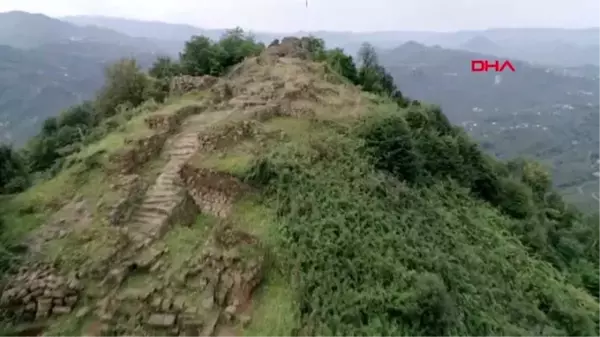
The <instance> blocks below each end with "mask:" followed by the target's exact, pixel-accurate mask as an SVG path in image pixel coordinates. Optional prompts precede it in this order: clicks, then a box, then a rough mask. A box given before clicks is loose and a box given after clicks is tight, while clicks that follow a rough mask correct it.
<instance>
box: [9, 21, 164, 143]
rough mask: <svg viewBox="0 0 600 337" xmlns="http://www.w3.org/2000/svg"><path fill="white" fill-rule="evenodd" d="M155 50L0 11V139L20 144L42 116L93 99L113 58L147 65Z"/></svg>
mask: <svg viewBox="0 0 600 337" xmlns="http://www.w3.org/2000/svg"><path fill="white" fill-rule="evenodd" d="M158 53H163V51H162V49H160V48H159V47H157V46H156V45H155V44H154V43H152V42H150V41H149V40H147V39H140V38H133V37H130V36H127V35H124V34H122V33H118V32H115V31H112V30H109V29H105V28H98V27H79V26H76V25H73V24H70V23H67V22H62V21H60V20H57V19H52V18H49V17H47V16H44V15H40V14H29V13H24V12H8V13H0V142H11V143H14V144H16V145H21V144H23V143H24V142H25V141H26V140H27V139H28V138H29V137H31V136H33V135H34V134H35V133H36V132H37V131H38V129H39V127H40V123H41V122H42V121H43V120H44V119H45V118H47V117H49V116H54V115H57V114H58V113H59V112H60V111H61V110H62V109H65V108H67V107H69V106H71V105H73V104H76V103H78V102H81V101H82V100H85V99H89V98H92V97H93V95H94V93H95V92H96V90H98V89H99V88H100V87H101V86H102V84H103V82H104V74H103V70H104V68H105V67H106V66H107V65H108V64H110V63H111V62H114V61H116V60H118V59H120V58H123V57H135V58H136V59H137V60H138V61H139V63H140V64H141V65H142V66H145V67H148V66H150V65H151V63H152V62H153V61H154V60H155V59H156V54H158Z"/></svg>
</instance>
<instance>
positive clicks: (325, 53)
mask: <svg viewBox="0 0 600 337" xmlns="http://www.w3.org/2000/svg"><path fill="white" fill-rule="evenodd" d="M360 55H361V59H360V60H359V61H360V63H361V66H360V67H357V66H356V65H355V63H354V60H353V59H352V58H351V57H349V56H347V55H345V54H344V53H343V52H342V51H341V50H335V49H334V50H327V49H326V48H325V45H324V43H323V41H322V40H319V39H316V38H302V39H297V38H285V39H283V40H282V41H273V42H272V43H271V44H270V45H269V46H268V47H267V48H265V46H264V45H262V44H260V43H257V42H256V41H255V40H253V39H252V38H250V37H248V36H246V35H244V34H243V32H241V31H239V30H238V31H233V32H230V33H229V34H228V35H227V36H225V37H224V38H223V39H222V40H220V41H216V42H215V41H211V40H209V39H207V38H203V37H196V38H193V39H191V40H190V41H188V42H187V43H186V46H185V49H184V52H183V53H182V54H181V56H180V58H179V59H178V60H172V59H168V58H161V59H158V60H157V61H156V63H155V64H154V65H153V67H151V69H150V71H149V72H148V73H145V72H143V71H141V70H140V68H139V67H138V66H137V65H136V63H135V62H133V61H122V62H120V63H117V64H115V65H113V66H112V67H111V68H109V70H108V72H107V79H106V84H105V86H104V87H103V88H102V89H101V90H100V92H99V93H98V96H97V97H98V98H97V100H96V101H94V102H91V103H90V104H84V105H79V106H74V107H72V108H71V109H69V110H68V111H66V112H65V113H63V114H62V115H61V116H59V117H58V118H50V119H47V120H46V121H45V122H44V123H43V128H42V131H41V132H40V134H39V135H38V136H36V138H35V139H34V141H33V142H32V143H31V145H30V146H29V147H27V148H26V149H25V150H24V152H14V151H12V150H11V149H8V148H3V149H2V151H1V152H0V160H3V161H4V162H5V163H6V165H2V166H0V168H1V169H3V170H4V171H2V172H1V173H2V174H1V175H0V177H3V180H2V181H0V183H1V185H0V187H1V188H2V192H5V193H13V194H7V195H5V196H4V197H3V199H1V202H2V204H0V211H1V212H2V213H0V214H1V215H2V223H3V227H2V232H1V237H0V238H1V239H2V241H1V242H2V244H3V250H2V252H3V254H2V255H0V257H1V258H2V260H1V262H2V263H1V264H0V265H1V266H2V267H3V270H6V272H5V275H4V276H5V278H4V281H3V283H2V286H3V287H2V294H1V296H0V305H1V306H2V310H1V311H0V312H2V313H3V315H4V317H2V318H3V323H5V324H6V330H5V334H9V333H11V334H17V333H20V334H37V333H39V332H40V331H42V332H43V333H44V334H46V335H67V334H72V335H81V334H85V335H100V334H103V335H181V334H184V335H223V336H225V335H342V334H343V335H500V334H502V335H533V334H540V335H567V334H568V335H596V334H597V333H598V327H599V322H598V314H599V311H598V267H597V264H596V262H597V260H598V244H597V242H598V241H597V240H596V238H597V237H598V227H597V219H587V218H586V217H585V216H584V215H582V214H581V213H579V212H578V211H577V210H575V209H572V208H571V207H569V206H568V205H567V204H566V203H564V201H563V200H562V199H561V198H560V196H559V195H558V194H556V193H555V192H554V191H553V190H552V187H551V181H550V177H549V176H548V174H547V172H545V171H544V170H543V168H541V167H540V165H539V164H537V163H535V162H529V161H512V162H508V163H505V162H500V161H497V160H494V159H492V158H491V157H488V156H486V155H485V154H483V153H482V152H481V151H480V149H479V148H478V147H477V145H475V143H474V142H473V141H471V140H470V139H469V137H468V136H467V135H466V134H465V133H464V132H463V131H462V130H460V129H459V128H456V127H454V126H452V125H451V124H450V123H449V121H448V119H447V118H446V116H445V115H444V114H443V113H442V111H441V110H440V108H439V107H436V106H432V105H429V104H426V103H423V102H419V101H413V100H410V99H407V98H406V97H403V95H402V93H401V92H400V91H398V89H397V88H396V86H395V85H394V83H393V80H392V78H391V75H390V74H389V73H388V72H387V71H386V70H385V68H383V67H382V66H381V65H380V64H379V63H378V62H377V61H376V59H377V57H376V55H375V53H374V49H373V48H372V47H369V46H365V47H364V48H363V49H362V50H361V53H360ZM68 136H69V137H68ZM7 177H8V178H10V180H9V179H7ZM29 182H31V184H29ZM17 192H18V193H17ZM17 243H20V244H17ZM24 322H25V323H30V325H26V327H27V328H28V330H24V329H25V328H24V327H23V326H22V325H21V324H23V323H24Z"/></svg>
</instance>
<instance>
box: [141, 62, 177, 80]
mask: <svg viewBox="0 0 600 337" xmlns="http://www.w3.org/2000/svg"><path fill="white" fill-rule="evenodd" d="M148 73H149V74H150V76H152V77H155V78H158V79H163V78H171V77H173V76H177V75H180V74H181V66H180V64H179V63H177V62H175V61H173V60H172V59H171V58H170V57H168V56H160V57H158V58H157V59H156V61H154V63H153V64H152V67H151V68H150V70H149V71H148Z"/></svg>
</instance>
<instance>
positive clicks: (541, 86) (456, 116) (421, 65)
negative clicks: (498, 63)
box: [380, 42, 600, 123]
mask: <svg viewBox="0 0 600 337" xmlns="http://www.w3.org/2000/svg"><path fill="white" fill-rule="evenodd" d="M477 59H478V60H481V59H487V60H495V59H498V58H497V57H495V56H492V55H484V54H479V53H473V52H468V51H464V50H453V49H444V48H439V47H437V48H436V47H427V46H424V45H422V44H419V43H415V42H411V43H406V44H404V45H402V46H400V47H398V48H395V49H392V50H388V51H386V52H383V53H381V54H380V61H381V63H382V64H383V65H384V66H385V67H386V68H387V69H388V70H389V71H390V73H391V74H392V76H393V77H394V79H395V81H396V83H397V84H398V85H399V87H400V90H402V92H403V93H405V94H407V95H408V96H410V97H412V98H415V99H422V100H425V101H429V102H434V103H437V104H441V105H442V106H443V107H444V111H445V113H446V115H448V117H449V118H450V119H451V120H452V121H454V122H455V123H460V122H462V121H465V120H471V119H473V118H477V117H480V116H481V115H485V116H490V115H495V114H503V113H512V112H514V111H519V110H521V109H530V108H545V107H552V106H554V105H556V104H570V105H581V106H585V105H587V104H597V103H598V91H599V90H600V87H599V84H598V78H597V77H596V78H591V77H576V76H570V75H564V74H561V71H560V69H561V68H546V67H537V66H533V65H531V64H529V63H527V62H522V61H517V60H511V61H512V64H513V65H514V67H515V68H516V72H510V71H509V70H505V71H504V72H502V73H496V72H494V70H490V72H488V73H472V72H471V60H477Z"/></svg>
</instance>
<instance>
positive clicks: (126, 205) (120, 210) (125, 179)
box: [108, 174, 149, 226]
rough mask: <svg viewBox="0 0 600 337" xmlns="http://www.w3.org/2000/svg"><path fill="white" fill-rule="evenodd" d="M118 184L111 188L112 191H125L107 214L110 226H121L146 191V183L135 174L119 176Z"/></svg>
mask: <svg viewBox="0 0 600 337" xmlns="http://www.w3.org/2000/svg"><path fill="white" fill-rule="evenodd" d="M119 180H120V181H119V183H118V184H115V185H113V186H111V188H112V189H113V190H120V191H125V193H124V195H123V196H122V197H121V198H119V200H118V201H117V202H116V203H115V204H114V205H112V207H111V210H110V213H109V216H108V218H109V223H110V224H111V225H112V226H118V225H121V224H123V223H125V222H127V221H128V220H129V218H130V217H131V214H132V212H133V207H134V206H135V205H136V204H138V203H139V202H141V201H142V199H143V198H144V193H145V192H146V190H147V189H148V186H149V185H148V183H146V182H145V181H144V180H142V179H141V177H140V176H139V175H137V174H131V175H126V176H121V177H120V179H119Z"/></svg>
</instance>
